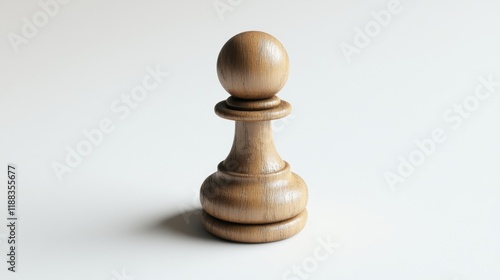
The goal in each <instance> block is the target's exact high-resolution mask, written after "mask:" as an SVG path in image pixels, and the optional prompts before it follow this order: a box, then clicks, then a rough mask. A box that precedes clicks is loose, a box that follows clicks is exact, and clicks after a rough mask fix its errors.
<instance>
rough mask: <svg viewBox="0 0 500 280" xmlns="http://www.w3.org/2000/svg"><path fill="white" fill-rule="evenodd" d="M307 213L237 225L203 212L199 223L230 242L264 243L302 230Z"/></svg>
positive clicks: (281, 238) (287, 236)
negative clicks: (277, 219)
mask: <svg viewBox="0 0 500 280" xmlns="http://www.w3.org/2000/svg"><path fill="white" fill-rule="evenodd" d="M306 221H307V211H306V210H304V211H302V212H301V213H299V214H298V215H297V216H295V217H292V218H290V219H287V220H284V221H281V222H276V223H268V224H239V223H232V222H227V221H223V220H221V219H218V218H215V217H213V216H211V215H210V214H208V213H207V212H205V211H203V212H202V216H201V223H202V225H203V227H204V228H205V229H206V230H207V231H208V232H210V233H211V234H213V235H215V236H217V237H219V238H222V239H226V240H230V241H235V242H242V243H264V242H273V241H279V240H283V239H286V238H289V237H291V236H293V235H295V234H297V233H298V232H299V231H301V230H302V228H304V226H305V224H306Z"/></svg>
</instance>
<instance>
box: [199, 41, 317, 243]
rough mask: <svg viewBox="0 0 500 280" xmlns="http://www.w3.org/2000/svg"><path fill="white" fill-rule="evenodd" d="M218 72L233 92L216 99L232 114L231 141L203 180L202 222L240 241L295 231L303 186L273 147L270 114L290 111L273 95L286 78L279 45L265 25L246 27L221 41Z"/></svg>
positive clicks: (301, 221) (302, 218) (302, 214)
mask: <svg viewBox="0 0 500 280" xmlns="http://www.w3.org/2000/svg"><path fill="white" fill-rule="evenodd" d="M217 68H218V74H219V79H220V80H221V84H222V85H223V87H224V88H225V89H226V90H227V91H228V92H229V93H230V94H231V95H232V96H231V97H229V98H228V99H227V100H225V101H221V102H219V103H218V104H217V105H216V106H215V112H216V113H217V115H219V116H220V117H223V118H226V119H230V120H234V121H236V123H235V133H234V140H233V145H232V148H231V150H230V152H229V154H228V156H227V157H226V159H225V160H224V161H222V162H221V163H219V165H218V166H217V171H216V172H215V173H213V174H212V175H210V176H209V177H208V178H207V179H206V180H205V181H204V182H203V184H202V186H201V190H200V200H201V204H202V207H203V210H204V211H203V215H202V224H203V226H204V227H205V229H206V230H207V231H209V232H210V233H212V234H214V235H215V236H218V237H220V238H223V239H227V240H232V241H237V242H249V243H258V242H271V241H277V240H282V239H285V238H288V237H290V236H292V235H294V234H296V233H297V232H299V231H300V230H301V229H302V228H303V227H304V225H305V223H306V220H307V211H306V204H307V199H308V192H307V186H306V184H305V182H304V181H303V180H302V178H301V177H300V176H298V175H297V174H295V173H293V172H291V171H290V165H289V164H288V163H287V162H286V161H284V160H283V159H282V158H281V157H280V156H279V154H278V152H277V151H276V148H275V145H274V140H273V135H272V129H271V120H274V119H278V118H282V117H285V116H286V115H288V114H289V113H290V111H291V106H290V104H289V103H288V102H286V101H283V100H280V99H279V98H278V97H276V96H274V95H275V94H276V93H277V92H278V91H279V90H280V89H281V88H282V87H283V85H284V83H285V82H286V79H287V78H288V56H287V55H286V51H285V50H284V48H283V46H281V44H280V43H279V42H278V41H277V40H276V39H275V38H274V37H272V36H271V35H269V34H266V33H263V32H254V31H252V32H244V33H241V34H238V35H236V36H234V37H233V38H231V39H230V40H229V41H228V43H226V44H225V45H224V47H223V48H222V50H221V54H220V55H219V60H218V64H217Z"/></svg>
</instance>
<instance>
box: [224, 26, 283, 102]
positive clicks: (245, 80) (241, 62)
mask: <svg viewBox="0 0 500 280" xmlns="http://www.w3.org/2000/svg"><path fill="white" fill-rule="evenodd" d="M289 69H290V66H289V62H288V54H287V53H286V50H285V48H284V47H283V45H281V43H280V42H279V41H278V40H277V39H276V38H274V37H273V36H271V35H269V34H267V33H264V32H260V31H248V32H243V33H240V34H238V35H236V36H234V37H232V38H231V39H229V41H227V42H226V44H225V45H224V46H223V47H222V49H221V51H220V53H219V58H218V59H217V75H218V77H219V81H220V83H221V84H222V86H223V87H224V89H226V91H227V92H229V94H231V95H232V96H234V97H237V98H241V99H264V98H270V97H273V96H274V95H275V94H276V93H278V91H280V90H281V88H283V86H284V85H285V83H286V80H287V79H288V72H289Z"/></svg>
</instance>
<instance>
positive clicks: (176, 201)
mask: <svg viewBox="0 0 500 280" xmlns="http://www.w3.org/2000/svg"><path fill="white" fill-rule="evenodd" d="M499 9H500V3H499V2H498V1H494V0H491V1H486V0H484V1H472V0H469V1H451V0H443V1H430V0H425V1H411V0H401V1H399V2H398V1H396V0H384V1H379V0H377V1H367V0H365V1H361V0H357V1H352V0H343V1H263V0H259V1H246V0H204V1H200V0H197V1H155V0H147V1H117V0H114V1H96V0H92V1H90V0H89V1H77V0H71V1H68V0H66V1H62V0H61V1H60V2H55V0H53V1H50V0H41V1H40V0H38V1H31V0H30V1H7V0H1V1H0V34H1V35H2V36H3V38H4V39H3V40H0V81H1V82H0V174H1V175H0V182H1V183H0V186H2V187H1V189H0V209H2V210H1V211H0V213H1V215H0V225H2V226H1V227H0V254H1V257H0V260H2V261H1V263H2V265H0V278H1V279H72V280H79V279H94V280H98V279H103V280H109V279H116V280H121V279H125V280H129V279H135V280H141V279H144V280H146V279H148V280H156V279H205V278H206V279H216V278H217V279H252V280H254V279H346V280H347V279H381V280H382V279H383V280H389V279H408V280H411V279H426V280H433V279H436V280H447V279H448V280H455V279H456V280H473V279H474V280H475V279H481V280H487V279H492V280H493V279H499V277H500V266H498V263H499V261H500V223H499V214H500V203H499V202H500V191H499V190H500V188H499V187H500V172H499V170H500V160H499V158H500V147H499V143H500V129H499V128H500V127H499V123H500V114H499V111H500V84H499V82H500V68H499V67H500V55H499V53H498V50H500V39H499V36H498V35H499V32H500V17H499V16H498V11H499ZM247 30H260V31H265V32H268V33H270V34H272V35H274V36H275V37H276V38H278V40H280V41H281V42H282V43H283V45H284V46H285V48H286V49H287V51H288V54H289V57H290V63H291V73H290V77H289V80H288V83H287V85H286V86H285V87H284V88H283V90H282V91H281V92H280V94H279V97H281V98H282V99H284V100H287V101H288V102H290V103H291V104H292V106H293V113H292V115H291V116H290V117H288V118H286V119H283V120H279V121H277V122H275V124H274V125H275V126H274V130H275V140H276V145H277V149H278V151H279V152H280V154H281V156H282V157H283V158H284V159H285V160H287V161H288V162H289V163H290V165H291V167H292V170H293V171H294V172H296V173H298V174H299V175H301V176H302V177H303V178H304V180H305V181H306V183H307V184H308V187H309V193H310V197H309V204H308V211H309V220H308V223H307V225H306V227H305V229H304V230H303V231H302V232H301V233H299V234H298V235H296V236H294V237H293V238H290V239H288V240H285V241H281V242H276V243H270V244H257V245H246V244H235V243H229V242H225V241H221V240H219V239H216V238H214V237H212V236H210V235H208V234H207V233H205V232H204V231H203V230H202V229H201V228H200V223H199V215H198V212H197V209H199V201H198V191H199V187H200V185H201V183H202V182H203V180H204V179H205V178H206V177H207V176H208V175H209V174H210V173H212V172H214V171H215V168H216V165H217V164H218V163H219V161H221V160H222V159H224V158H225V156H226V155H227V153H228V152H229V148H230V145H231V141H232V137H233V125H234V124H233V123H232V122H231V121H228V120H224V119H221V118H218V117H217V116H216V115H215V114H214V112H213V107H214V105H215V104H216V103H217V102H218V101H220V100H223V99H225V98H227V96H228V94H227V93H226V92H225V91H224V90H223V88H222V87H221V86H220V84H219V82H218V79H217V75H216V71H215V62H216V59H217V55H218V52H219V50H220V48H221V47H222V45H223V44H224V43H225V42H226V41H227V40H228V39H229V38H230V37H232V36H233V35H235V34H237V33H239V32H242V31H247ZM167 73H168V74H167ZM145 81H146V84H145V85H146V86H147V87H148V89H145V88H144V87H143V83H144V82H145ZM98 129H99V131H100V132H98V131H97V130H98ZM86 135H89V136H86ZM88 138H90V139H92V142H91V141H89V140H87V139H88ZM82 154H83V155H82ZM9 163H13V164H16V165H17V170H18V173H17V176H18V177H17V178H18V182H17V185H18V189H17V193H16V195H17V197H18V198H17V199H18V200H17V209H16V210H17V212H16V213H17V217H18V221H17V224H16V225H17V232H16V238H17V244H16V245H17V247H16V271H17V272H16V273H12V272H10V271H8V270H7V268H8V267H9V266H10V265H9V264H8V263H6V260H7V256H6V254H7V253H9V252H8V251H7V250H8V248H9V246H10V245H9V244H8V240H9V236H10V231H8V228H7V227H6V225H7V220H6V219H7V211H6V210H7V165H8V164H9Z"/></svg>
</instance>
